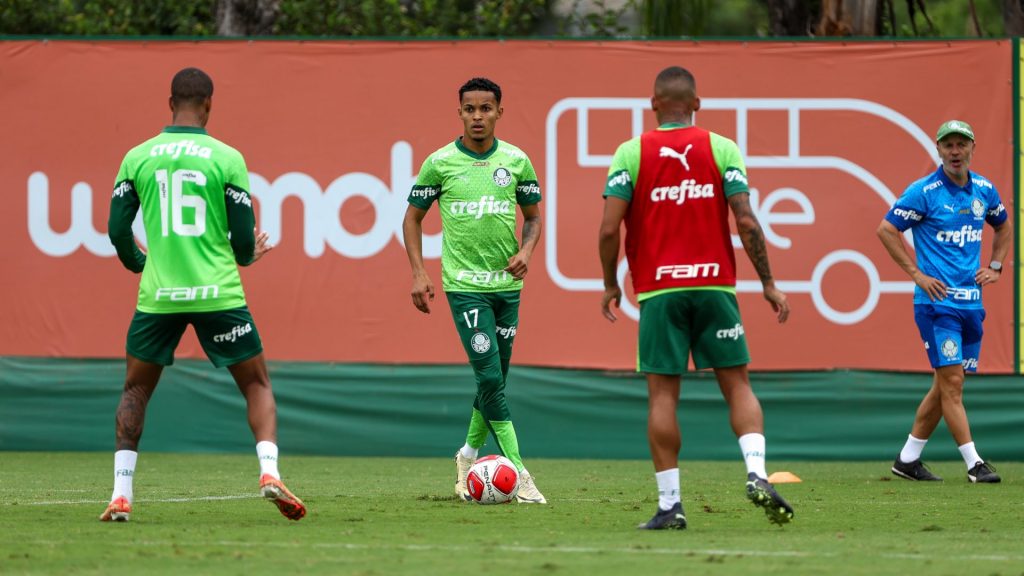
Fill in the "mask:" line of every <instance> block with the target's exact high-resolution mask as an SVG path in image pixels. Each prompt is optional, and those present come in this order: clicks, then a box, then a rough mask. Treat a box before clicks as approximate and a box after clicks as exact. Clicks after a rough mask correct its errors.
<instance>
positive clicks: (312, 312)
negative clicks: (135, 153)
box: [0, 41, 1015, 373]
mask: <svg viewBox="0 0 1024 576" xmlns="http://www.w3.org/2000/svg"><path fill="white" fill-rule="evenodd" d="M670 65H681V66H684V67H687V68H689V69H690V70H691V71H692V72H693V73H694V74H695V76H696V77H697V81H698V88H699V93H700V95H701V97H702V103H703V108H702V110H701V112H699V113H698V115H697V123H698V124H700V125H702V126H704V127H706V128H709V129H711V130H714V131H716V132H719V133H721V134H723V135H725V136H728V137H730V138H733V139H735V140H736V141H737V143H738V144H739V145H740V148H741V150H742V151H743V153H744V157H745V158H746V160H747V166H748V169H749V177H750V183H751V187H752V200H753V204H754V206H755V209H756V210H757V214H758V217H759V218H760V220H761V223H762V225H763V226H764V229H765V233H766V238H767V240H768V245H769V255H770V257H771V261H772V265H773V268H774V272H775V276H776V278H777V279H778V281H779V286H780V287H781V288H782V289H783V290H785V291H786V292H787V293H788V294H789V297H790V301H791V303H792V307H793V314H792V317H791V320H790V322H789V323H787V324H785V325H778V324H776V323H775V322H774V321H773V318H772V315H771V311H770V309H769V307H768V305H767V303H765V302H764V301H763V300H762V298H761V295H760V287H759V284H758V283H757V282H756V276H755V275H754V273H753V270H752V268H751V267H750V265H749V262H748V261H747V260H746V257H745V256H744V255H743V254H742V248H739V251H740V252H741V254H739V255H738V258H737V260H738V262H739V264H740V265H739V277H740V283H739V286H738V290H739V292H740V306H741V309H742V312H743V315H744V323H745V327H746V332H747V335H748V338H749V340H750V346H751V354H752V356H753V358H754V360H753V362H752V364H751V367H752V368H753V369H760V370H774V369H829V368H844V367H848V368H867V369H885V370H927V369H928V365H927V361H926V358H925V354H924V350H923V347H922V344H921V341H920V338H919V337H918V335H917V330H916V328H915V326H914V322H913V313H912V306H911V289H912V287H913V285H912V283H911V282H910V281H909V279H908V278H907V277H906V275H905V274H903V273H902V272H901V271H900V270H899V269H898V268H897V267H896V266H895V264H893V263H892V262H891V260H890V258H889V256H888V255H887V254H886V252H885V250H884V249H883V247H882V245H881V243H880V242H879V241H878V239H877V238H876V236H875V229H876V227H877V225H878V223H879V222H880V220H881V219H882V216H883V215H884V214H885V211H886V210H887V209H888V207H889V206H890V205H891V203H892V202H893V201H894V200H895V198H896V197H897V196H899V194H900V193H901V192H902V191H903V189H904V188H905V187H906V186H907V184H909V183H910V182H911V181H913V180H915V179H917V178H920V177H921V176H924V175H925V174H926V173H928V172H929V171H931V170H933V169H934V167H935V166H936V162H937V156H936V153H935V146H934V142H933V135H934V131H935V129H936V127H937V126H938V125H939V124H940V123H941V122H943V121H945V120H948V119H951V118H959V119H963V120H966V121H968V122H970V123H971V125H972V126H973V127H974V129H975V132H976V133H977V134H978V142H979V144H978V151H977V153H976V156H975V160H974V164H973V165H972V169H974V170H976V171H977V172H979V173H981V174H984V175H985V176H987V177H988V178H989V179H991V180H992V181H993V182H994V183H995V185H996V187H997V188H998V189H999V190H1000V192H1001V194H1002V198H1003V201H1004V203H1006V204H1007V208H1008V210H1009V211H1010V213H1011V214H1013V213H1015V211H1014V210H1013V209H1012V207H1011V204H1012V201H1013V190H1012V175H1013V164H1012V162H1013V154H1012V141H1013V127H1012V121H1011V118H1012V114H1011V104H1012V102H1013V98H1012V94H1011V93H1010V85H1011V82H1010V81H1011V78H1012V72H1011V45H1010V42H1009V41H977V42H955V43H949V42H933V43H926V42H921V43H854V44H838V43H821V44H818V43H798V44H792V43H728V42H700V43H696V42H659V43H646V42H645V43H639V42H612V43H592V42H566V43H555V42H541V41H523V42H517V41H506V42H482V41H481V42H409V43H381V42H228V41H218V42H199V43H196V42H52V41H51V42H36V41H11V42H3V43H0V109H3V110H4V111H5V114H4V118H3V120H2V121H0V125H2V127H3V130H2V132H3V134H4V138H3V139H2V140H0V158H2V162H0V187H2V188H0V189H2V190H3V194H4V199H5V202H4V209H3V210H2V211H0V223H2V226H0V239H2V243H3V246H4V249H3V251H2V252H0V266H2V269H3V271H4V273H3V277H2V278H0V302H3V307H4V314H3V322H2V324H0V355H31V356H74V357H116V356H120V355H121V354H123V347H124V338H125V334H126V330H127V326H128V322H129V320H130V318H131V314H132V312H133V310H134V299H135V293H136V288H137V282H138V277H137V276H133V275H132V274H130V273H128V272H127V271H125V270H123V269H122V268H121V266H120V264H119V262H118V261H117V259H116V257H114V251H113V248H112V247H111V246H110V244H109V242H108V241H107V239H106V218H107V210H108V207H109V200H108V199H109V197H110V189H111V187H112V185H113V181H114V176H115V173H116V171H117V167H118V165H119V163H120V160H121V158H122V156H123V155H124V153H125V152H126V151H127V150H128V149H129V148H130V147H132V146H134V145H135V144H138V143H139V142H141V141H143V140H145V139H147V138H149V137H150V136H152V135H154V134H155V133H157V132H158V131H159V130H160V128H161V127H162V126H164V125H165V124H168V123H169V121H170V113H169V111H168V109H167V104H166V102H167V97H168V93H169V85H170V78H171V76H172V75H173V74H174V73H175V72H176V71H177V70H179V69H181V68H183V67H185V66H198V67H201V68H203V69H205V70H206V71H207V72H208V73H210V75H211V76H212V77H213V79H214V83H215V86H216V91H215V95H214V106H213V112H212V116H211V121H210V124H209V126H208V129H209V131H210V133H211V134H213V135H214V136H216V137H218V138H220V139H222V140H224V141H225V142H227V143H229V144H231V145H232V146H234V147H236V148H238V149H239V150H240V151H241V152H242V153H243V154H244V155H245V157H246V159H247V161H248V166H249V170H250V171H251V178H252V193H253V195H254V197H255V198H256V200H257V222H258V224H259V227H260V228H261V229H266V230H268V231H269V232H270V233H271V237H272V239H273V240H274V242H275V243H276V244H277V248H276V249H275V250H274V252H272V253H271V254H270V255H268V256H267V258H266V259H264V260H263V261H261V262H259V263H257V264H256V265H255V266H253V267H252V268H249V269H244V270H243V281H244V283H245V286H246V289H247V295H248V299H249V304H250V307H251V308H252V311H253V314H254V316H255V318H256V321H257V324H258V326H259V329H260V332H261V334H262V336H263V339H264V344H265V346H266V350H267V354H268V357H270V358H272V359H286V360H310V361H332V362H386V363H435V362H436V363H453V362H454V363H458V362H463V361H464V353H463V351H462V348H461V347H460V346H459V345H458V342H457V338H456V334H455V331H454V329H453V326H452V319H451V316H450V314H449V312H448V309H447V305H446V303H445V301H444V297H443V295H440V294H439V298H438V300H437V301H435V302H434V308H433V310H434V312H433V314H431V315H430V316H425V315H423V314H420V313H419V312H417V311H416V310H415V309H414V308H413V306H412V304H411V300H410V297H409V289H410V285H411V280H410V275H409V267H408V263H407V260H406V256H405V251H404V248H403V246H402V243H401V222H402V215H403V213H404V210H405V205H406V202H405V198H406V196H407V194H408V191H409V188H410V186H411V185H412V183H413V180H414V177H415V174H416V173H417V171H418V169H419V165H420V163H421V162H422V161H423V159H424V158H425V157H426V156H427V155H428V154H429V153H431V152H432V151H433V150H435V149H437V148H438V147H440V146H441V145H443V144H445V143H446V142H448V141H450V140H452V139H453V138H455V137H456V136H459V135H460V134H461V130H462V126H461V123H460V122H459V120H458V118H457V116H456V112H457V109H458V96H457V90H458V87H459V86H460V85H461V84H462V83H463V82H464V81H465V80H466V79H468V78H470V77H472V76H488V77H490V78H492V79H493V80H495V81H497V82H498V83H499V84H500V85H501V86H502V89H503V92H504V98H503V102H502V104H503V106H504V109H505V114H504V116H503V118H502V120H501V121H500V122H499V124H498V130H497V135H498V137H499V138H501V139H506V140H508V141H510V142H512V143H514V144H516V145H518V146H519V147H521V148H522V149H523V150H525V151H526V152H527V154H529V155H530V157H531V158H532V160H533V163H534V166H535V167H536V169H537V173H538V175H539V177H540V181H541V186H542V188H543V191H544V202H543V203H542V204H541V206H542V213H543V215H544V220H545V222H544V223H545V232H544V236H543V238H542V240H541V243H540V245H539V246H538V249H537V252H536V254H535V255H534V258H533V261H532V262H531V271H530V274H529V276H528V277H527V282H526V288H525V291H524V294H523V305H522V310H521V325H520V328H519V337H518V338H517V339H516V352H515V357H514V358H513V361H514V362H516V363H520V364H535V365H545V366H572V367H595V368H631V367H633V366H634V365H635V347H636V331H637V326H636V322H635V321H634V320H633V318H635V316H636V311H635V305H634V304H633V300H632V299H630V301H629V303H628V304H627V303H625V302H624V307H625V309H624V310H623V312H624V313H623V316H624V318H623V319H621V320H620V321H619V322H618V323H616V324H615V325H611V324H608V323H607V321H605V320H604V319H603V318H602V316H601V313H600V299H601V282H600V266H599V264H598V257H597V227H598V222H599V220H600V214H601V209H602V205H603V201H602V199H601V192H602V190H603V186H604V180H605V174H606V172H607V167H608V164H609V162H610V159H611V154H612V153H613V152H614V150H615V147H616V146H617V145H618V143H620V142H621V141H623V140H626V139H628V138H630V137H632V136H634V135H636V134H638V133H639V132H640V131H642V130H644V129H650V128H652V127H654V116H653V114H652V113H651V112H650V111H649V107H650V102H649V98H650V92H651V86H652V83H653V80H654V77H655V75H656V74H657V73H658V72H659V71H660V70H661V69H663V68H664V67H666V66H670ZM426 227H427V232H428V233H429V235H428V238H427V239H426V241H425V252H426V255H427V257H428V267H429V269H430V271H431V274H432V277H433V279H434V281H435V283H436V284H437V285H438V286H440V264H439V261H438V259H437V257H438V255H439V252H440V249H439V236H437V233H438V232H439V230H440V223H439V219H438V217H437V215H436V210H435V211H434V213H432V214H430V215H429V216H428V219H427V223H426ZM990 239H991V233H990V232H987V233H986V240H985V244H984V247H983V251H984V252H983V255H984V256H983V259H984V258H987V257H988V254H989V252H990V244H989V241H990ZM736 245H737V246H738V243H736ZM623 270H624V268H623ZM1011 277H1012V276H1011V275H1009V274H1008V275H1007V279H1006V280H1004V281H1002V282H1001V283H1000V284H998V285H996V286H994V287H993V288H991V289H987V290H986V294H985V303H986V308H987V310H988V320H987V322H986V332H987V333H986V336H985V341H984V346H983V352H982V360H981V370H982V371H984V372H1003V373H1005V372H1011V371H1012V370H1013V328H1014V327H1013V318H1014V316H1013V300H1012V298H1013V294H1014V287H1013V286H1012V281H1011V280H1010V279H1011ZM201 354H202V352H201V350H200V349H199V347H198V345H197V344H196V343H195V341H194V340H193V339H187V340H186V341H185V342H184V343H183V345H182V347H181V348H180V349H179V357H195V356H201Z"/></svg>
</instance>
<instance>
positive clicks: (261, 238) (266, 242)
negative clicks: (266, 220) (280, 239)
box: [249, 228, 274, 265]
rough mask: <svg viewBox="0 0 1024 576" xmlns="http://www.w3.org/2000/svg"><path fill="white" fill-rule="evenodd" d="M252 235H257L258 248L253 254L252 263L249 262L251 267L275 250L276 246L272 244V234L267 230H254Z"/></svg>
mask: <svg viewBox="0 0 1024 576" xmlns="http://www.w3.org/2000/svg"><path fill="white" fill-rule="evenodd" d="M252 233H253V234H256V248H255V249H254V250H253V252H252V262H249V264H250V265H252V264H255V263H256V261H257V260H259V259H260V258H262V257H263V255H264V254H266V253H267V252H270V251H271V250H273V249H274V245H273V244H271V243H270V234H269V233H268V232H267V231H266V230H264V231H263V232H257V231H256V229H255V228H253V229H252Z"/></svg>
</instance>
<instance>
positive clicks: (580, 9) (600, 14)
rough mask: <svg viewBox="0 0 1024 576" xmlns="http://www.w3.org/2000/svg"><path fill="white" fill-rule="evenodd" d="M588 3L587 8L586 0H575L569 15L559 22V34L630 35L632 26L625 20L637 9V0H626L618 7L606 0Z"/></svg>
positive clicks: (601, 36)
mask: <svg viewBox="0 0 1024 576" xmlns="http://www.w3.org/2000/svg"><path fill="white" fill-rule="evenodd" d="M587 4H588V8H589V9H586V10H585V9H584V0H573V3H572V6H571V8H570V9H569V13H568V15H567V16H566V17H565V18H564V19H563V20H562V21H561V22H560V23H559V26H558V33H559V35H561V36H570V37H572V36H585V37H592V38H614V37H617V36H628V35H630V33H631V30H630V27H629V26H628V25H627V24H625V23H624V21H625V20H626V18H627V15H628V14H630V13H632V12H633V11H635V10H636V3H635V0H630V1H629V2H625V3H624V4H622V5H621V6H619V7H618V8H616V7H613V6H609V5H608V3H607V2H606V0H591V1H590V2H587Z"/></svg>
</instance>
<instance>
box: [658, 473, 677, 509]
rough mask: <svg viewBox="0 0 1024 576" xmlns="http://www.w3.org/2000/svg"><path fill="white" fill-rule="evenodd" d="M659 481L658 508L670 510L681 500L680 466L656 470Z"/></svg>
mask: <svg viewBox="0 0 1024 576" xmlns="http://www.w3.org/2000/svg"><path fill="white" fill-rule="evenodd" d="M654 478H655V479H656V480H657V481H658V508H660V509H662V510H668V509H669V508H672V507H673V506H675V505H676V503H677V502H679V468H670V469H668V470H662V471H661V472H655V473H654Z"/></svg>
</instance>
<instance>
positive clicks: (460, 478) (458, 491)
mask: <svg viewBox="0 0 1024 576" xmlns="http://www.w3.org/2000/svg"><path fill="white" fill-rule="evenodd" d="M473 464H476V458H466V457H465V456H463V455H462V450H461V449H460V450H458V451H456V452H455V495H456V496H458V497H459V499H460V500H464V501H466V502H472V501H473V497H472V496H470V495H469V489H468V488H466V477H467V476H469V469H470V468H472V467H473Z"/></svg>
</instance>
